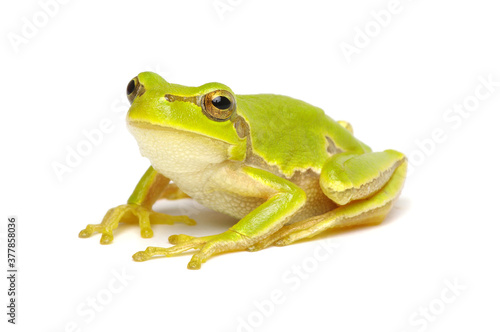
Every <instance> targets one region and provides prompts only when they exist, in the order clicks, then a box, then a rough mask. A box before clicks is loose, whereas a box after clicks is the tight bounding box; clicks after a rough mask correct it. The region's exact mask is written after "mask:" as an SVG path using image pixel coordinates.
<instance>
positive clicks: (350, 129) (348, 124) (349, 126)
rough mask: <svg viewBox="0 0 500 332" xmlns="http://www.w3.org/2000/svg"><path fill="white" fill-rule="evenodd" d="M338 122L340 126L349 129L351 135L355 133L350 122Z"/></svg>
mask: <svg viewBox="0 0 500 332" xmlns="http://www.w3.org/2000/svg"><path fill="white" fill-rule="evenodd" d="M337 122H338V124H339V125H341V126H342V127H344V128H345V129H347V130H348V131H349V132H350V133H351V134H352V133H353V129H352V125H351V124H350V123H349V122H347V121H343V120H339V121H337Z"/></svg>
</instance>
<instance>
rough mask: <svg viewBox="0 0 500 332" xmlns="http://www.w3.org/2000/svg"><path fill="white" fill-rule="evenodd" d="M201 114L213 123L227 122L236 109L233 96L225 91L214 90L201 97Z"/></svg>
mask: <svg viewBox="0 0 500 332" xmlns="http://www.w3.org/2000/svg"><path fill="white" fill-rule="evenodd" d="M201 108H202V110H203V113H205V115H206V116H207V117H208V118H209V119H212V120H214V121H226V120H229V118H230V117H231V115H233V113H234V110H235V109H236V101H235V99H234V96H233V95H232V94H231V93H230V92H229V91H226V90H215V91H212V92H209V93H207V94H206V95H204V96H203V101H202V103H201Z"/></svg>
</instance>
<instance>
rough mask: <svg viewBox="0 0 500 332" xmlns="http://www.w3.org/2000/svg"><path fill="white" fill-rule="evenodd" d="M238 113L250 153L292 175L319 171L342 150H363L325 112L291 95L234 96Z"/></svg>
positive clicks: (356, 141) (347, 132)
mask: <svg viewBox="0 0 500 332" xmlns="http://www.w3.org/2000/svg"><path fill="white" fill-rule="evenodd" d="M236 100H237V105H238V111H237V112H238V114H239V115H241V116H243V117H244V118H245V120H246V122H247V124H248V125H249V127H250V138H251V144H252V150H253V153H254V154H256V155H257V156H259V157H261V158H262V159H264V161H265V162H266V163H267V164H269V165H274V166H276V167H278V169H279V171H280V172H281V173H283V174H284V175H285V176H287V177H291V176H292V175H293V174H294V172H295V171H306V170H308V169H310V170H312V171H315V172H317V173H319V172H320V171H321V167H322V166H323V164H324V162H325V161H326V159H327V158H328V157H330V156H331V155H332V154H335V153H338V152H341V151H356V150H359V151H366V150H369V148H368V147H367V146H366V145H364V144H363V143H362V142H360V141H358V140H357V139H356V138H354V136H352V135H351V133H350V132H349V131H347V130H346V129H345V128H344V127H342V126H341V125H340V124H338V123H337V122H336V121H334V120H333V119H331V118H330V117H328V116H327V115H326V114H325V113H324V111H323V110H322V109H320V108H318V107H315V106H312V105H310V104H308V103H306V102H303V101H301V100H297V99H294V98H291V97H286V96H281V95H272V94H260V95H237V96H236Z"/></svg>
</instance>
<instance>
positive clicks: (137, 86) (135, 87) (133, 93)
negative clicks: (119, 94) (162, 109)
mask: <svg viewBox="0 0 500 332" xmlns="http://www.w3.org/2000/svg"><path fill="white" fill-rule="evenodd" d="M144 92H146V89H145V88H144V85H143V84H142V83H141V82H140V81H139V77H137V76H136V77H134V78H133V79H132V80H131V81H130V82H129V83H128V85H127V98H128V101H129V102H130V104H131V105H132V103H133V102H134V99H135V98H136V97H138V96H139V97H140V96H142V94H143V93H144Z"/></svg>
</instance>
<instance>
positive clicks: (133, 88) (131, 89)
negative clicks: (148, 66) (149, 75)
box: [127, 80, 135, 95]
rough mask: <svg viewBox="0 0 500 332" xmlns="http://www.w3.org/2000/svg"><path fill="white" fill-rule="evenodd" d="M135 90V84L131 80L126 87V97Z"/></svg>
mask: <svg viewBox="0 0 500 332" xmlns="http://www.w3.org/2000/svg"><path fill="white" fill-rule="evenodd" d="M134 90H135V82H134V80H131V81H130V82H129V83H128V85H127V95H129V94H131V93H132V92H134Z"/></svg>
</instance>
